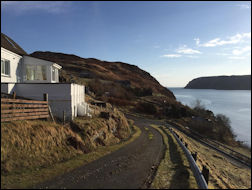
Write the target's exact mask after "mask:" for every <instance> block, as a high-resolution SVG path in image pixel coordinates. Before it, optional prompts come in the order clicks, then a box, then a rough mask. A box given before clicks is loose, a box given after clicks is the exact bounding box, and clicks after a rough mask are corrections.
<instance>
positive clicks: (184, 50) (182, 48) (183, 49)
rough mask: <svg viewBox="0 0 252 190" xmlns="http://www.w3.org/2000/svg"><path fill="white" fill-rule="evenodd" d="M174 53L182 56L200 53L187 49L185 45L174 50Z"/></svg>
mask: <svg viewBox="0 0 252 190" xmlns="http://www.w3.org/2000/svg"><path fill="white" fill-rule="evenodd" d="M176 52H177V53H183V54H201V52H200V51H198V50H194V49H191V48H188V47H187V46H186V45H185V46H183V47H181V48H178V49H177V50H176Z"/></svg>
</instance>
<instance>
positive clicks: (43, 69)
mask: <svg viewBox="0 0 252 190" xmlns="http://www.w3.org/2000/svg"><path fill="white" fill-rule="evenodd" d="M42 78H43V79H42V80H47V79H46V66H42Z"/></svg>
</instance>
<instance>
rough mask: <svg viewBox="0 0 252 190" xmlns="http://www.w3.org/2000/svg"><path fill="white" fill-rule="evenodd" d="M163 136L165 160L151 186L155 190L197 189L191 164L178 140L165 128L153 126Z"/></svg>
mask: <svg viewBox="0 0 252 190" xmlns="http://www.w3.org/2000/svg"><path fill="white" fill-rule="evenodd" d="M151 126H152V127H154V128H155V129H157V130H158V131H159V132H160V133H161V134H162V136H163V139H164V143H165V145H166V152H165V156H164V159H163V160H162V161H161V163H160V165H159V167H158V170H157V173H156V176H155V179H154V180H153V183H152V184H151V188H153V189H196V188H198V186H197V182H196V180H195V178H194V175H193V173H192V171H191V169H190V164H189V162H188V160H187V158H186V156H185V155H184V152H183V150H182V149H181V148H180V146H179V145H178V144H177V142H176V139H175V138H174V137H173V136H172V135H171V134H170V133H169V131H166V130H165V129H164V128H163V127H158V126H155V125H151Z"/></svg>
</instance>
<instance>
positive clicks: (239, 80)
mask: <svg viewBox="0 0 252 190" xmlns="http://www.w3.org/2000/svg"><path fill="white" fill-rule="evenodd" d="M185 88H190V89H216V90H251V75H240V76H235V75H233V76H213V77H200V78H196V79H193V80H192V81H190V82H189V83H188V84H187V85H186V87H185Z"/></svg>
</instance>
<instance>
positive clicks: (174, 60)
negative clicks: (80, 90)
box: [1, 1, 251, 87]
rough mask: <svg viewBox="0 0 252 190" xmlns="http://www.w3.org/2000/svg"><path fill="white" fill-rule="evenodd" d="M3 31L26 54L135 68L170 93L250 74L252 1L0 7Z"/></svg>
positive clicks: (4, 3) (3, 4)
mask: <svg viewBox="0 0 252 190" xmlns="http://www.w3.org/2000/svg"><path fill="white" fill-rule="evenodd" d="M1 32H3V33H4V34H6V35H8V36H9V37H11V38H12V39H13V40H14V41H16V42H17V43H18V44H19V45H20V46H21V47H23V49H24V50H25V51H27V52H28V53H32V52H34V51H54V52H62V53H68V54H75V55H78V56H81V57H84V58H90V57H93V58H97V59H101V60H106V61H122V62H126V63H130V64H134V65H137V66H138V67H140V68H141V69H143V70H146V71H147V72H149V73H150V74H151V75H152V76H154V77H155V78H156V79H157V80H158V81H159V82H160V83H161V84H162V85H164V86H167V87H184V86H185V85H186V84H187V83H188V82H189V81H190V80H192V79H193V78H196V77H201V76H216V75H243V74H251V2H250V1H221V2H217V1H215V2H210V1H206V2H198V1H195V2H188V1H187V2H186V1H184V2H183V1H174V2H173V1H159V2H155V1H146V2H143V1H139V2H137V1H131V2H123V1H120V2H115V1H111V2H103V1H98V2H96V1H90V2H88V1H85V2H80V1H76V2H74V1H64V2H60V1H55V2H54V1H48V2H40V1H35V2H31V1H30V2H25V1H20V2H15V1H1Z"/></svg>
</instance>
